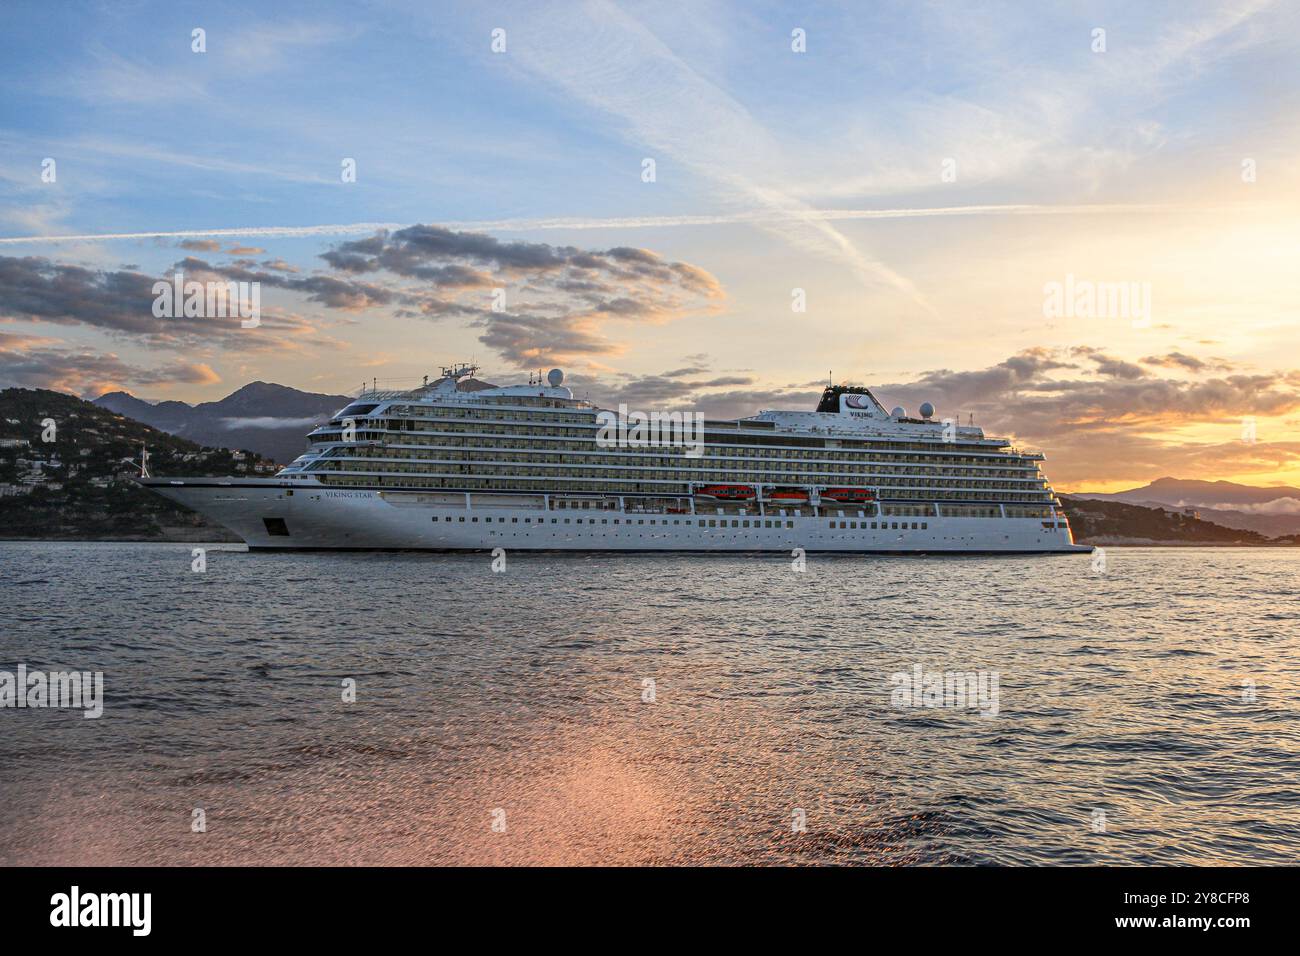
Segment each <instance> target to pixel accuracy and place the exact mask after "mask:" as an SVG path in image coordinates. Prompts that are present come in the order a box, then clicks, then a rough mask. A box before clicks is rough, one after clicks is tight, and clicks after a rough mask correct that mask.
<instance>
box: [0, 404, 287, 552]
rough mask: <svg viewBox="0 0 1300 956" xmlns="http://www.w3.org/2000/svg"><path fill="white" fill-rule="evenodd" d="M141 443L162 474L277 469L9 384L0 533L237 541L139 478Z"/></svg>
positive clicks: (1, 431)
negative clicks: (146, 486)
mask: <svg viewBox="0 0 1300 956" xmlns="http://www.w3.org/2000/svg"><path fill="white" fill-rule="evenodd" d="M47 419H48V420H51V421H53V423H54V430H53V434H52V435H50V436H49V437H52V438H53V441H45V440H44V438H45V437H46V433H47V431H48V430H47V429H46V427H45V425H43V424H42V423H43V422H45V421H46V420H47ZM142 444H144V445H146V446H147V447H148V449H149V466H150V468H151V470H152V471H153V472H154V473H155V474H169V475H238V474H249V475H255V474H261V475H267V474H270V473H272V472H273V471H274V466H273V465H272V464H271V463H270V462H269V461H267V460H266V459H264V458H262V457H261V456H260V455H257V454H256V453H253V452H249V451H230V450H227V449H224V448H211V447H206V448H205V447H203V446H200V445H197V444H195V443H193V442H190V441H186V440H185V439H183V438H176V437H174V436H172V435H168V434H166V433H165V432H161V431H158V430H157V429H154V428H150V427H149V426H147V425H143V424H140V423H139V422H136V421H133V420H131V419H129V418H125V417H123V416H121V415H118V414H115V413H113V412H110V411H108V410H107V409H103V408H99V407H97V406H95V405H93V404H92V403H90V402H85V401H82V400H81V399H79V398H75V397H74V396H72V395H65V394H63V393H62V392H51V391H46V390H43V389H19V388H10V389H5V390H3V391H0V538H9V539H13V538H39V539H74V540H119V541H137V540H139V541H151V540H152V541H167V540H171V541H236V540H238V539H237V538H235V537H234V536H233V535H231V534H230V533H229V532H228V531H225V530H224V529H222V528H220V527H218V526H216V525H214V524H212V523H210V522H208V521H207V519H205V518H203V517H201V516H200V515H197V514H195V513H194V512H191V511H189V510H187V509H184V508H182V507H180V506H179V505H176V504H174V503H172V502H170V501H168V500H167V499H165V498H162V497H160V496H158V495H156V494H154V493H152V492H150V491H146V490H145V489H144V488H141V487H140V486H139V485H137V484H136V483H135V482H133V481H132V480H131V478H132V477H133V476H135V475H138V474H139V471H140V469H139V464H138V463H139V460H140V448H141V445H142ZM125 459H133V460H134V462H135V464H131V463H129V462H128V461H126V460H125Z"/></svg>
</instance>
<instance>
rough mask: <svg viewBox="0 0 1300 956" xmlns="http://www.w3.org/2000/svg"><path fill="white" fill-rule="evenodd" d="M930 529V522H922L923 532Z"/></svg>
mask: <svg viewBox="0 0 1300 956" xmlns="http://www.w3.org/2000/svg"><path fill="white" fill-rule="evenodd" d="M929 527H930V522H928V521H922V522H921V530H922V531H925V530H926V529H927V528H929Z"/></svg>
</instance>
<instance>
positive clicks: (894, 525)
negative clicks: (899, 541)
mask: <svg viewBox="0 0 1300 956" xmlns="http://www.w3.org/2000/svg"><path fill="white" fill-rule="evenodd" d="M890 527H891V528H893V529H894V530H895V531H897V530H898V522H897V521H895V522H893V523H892V524H891V525H890Z"/></svg>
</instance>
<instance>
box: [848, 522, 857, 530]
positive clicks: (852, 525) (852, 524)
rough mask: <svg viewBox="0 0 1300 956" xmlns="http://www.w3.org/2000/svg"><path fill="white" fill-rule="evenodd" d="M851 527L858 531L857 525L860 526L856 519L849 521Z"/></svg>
mask: <svg viewBox="0 0 1300 956" xmlns="http://www.w3.org/2000/svg"><path fill="white" fill-rule="evenodd" d="M849 527H850V528H853V529H854V530H855V531H856V530H857V527H858V523H857V522H856V521H850V522H849Z"/></svg>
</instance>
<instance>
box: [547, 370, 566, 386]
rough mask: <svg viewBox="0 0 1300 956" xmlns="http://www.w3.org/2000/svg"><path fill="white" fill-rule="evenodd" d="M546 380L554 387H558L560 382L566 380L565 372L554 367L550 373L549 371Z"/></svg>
mask: <svg viewBox="0 0 1300 956" xmlns="http://www.w3.org/2000/svg"><path fill="white" fill-rule="evenodd" d="M546 380H547V381H548V382H550V383H551V385H552V386H553V387H556V388H558V387H559V385H560V383H561V382H563V381H564V373H563V372H561V371H560V370H559V369H558V368H553V369H551V371H550V372H549V373H547V376H546Z"/></svg>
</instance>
